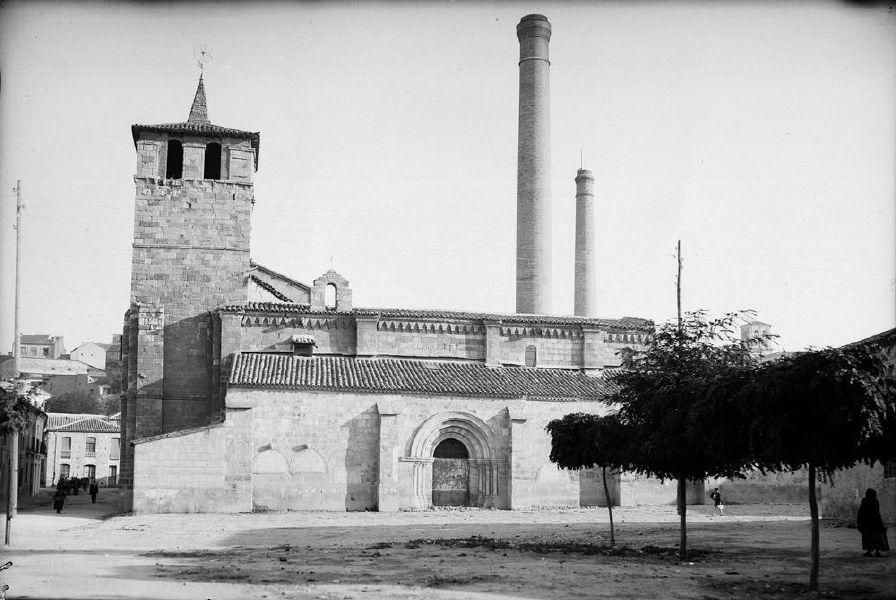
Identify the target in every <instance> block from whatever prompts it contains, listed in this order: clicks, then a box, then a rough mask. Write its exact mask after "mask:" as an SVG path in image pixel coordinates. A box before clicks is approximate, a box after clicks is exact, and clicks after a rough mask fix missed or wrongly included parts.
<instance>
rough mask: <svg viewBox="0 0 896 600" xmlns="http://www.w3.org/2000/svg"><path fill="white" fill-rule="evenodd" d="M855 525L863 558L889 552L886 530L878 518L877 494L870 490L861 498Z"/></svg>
mask: <svg viewBox="0 0 896 600" xmlns="http://www.w3.org/2000/svg"><path fill="white" fill-rule="evenodd" d="M856 525H857V526H858V528H859V532H860V533H861V534H862V550H864V551H865V554H864V556H871V553H872V552H874V556H880V553H881V552H888V551H889V550H890V542H889V541H888V540H887V528H886V527H884V522H883V519H881V517H880V502H878V501H877V492H876V491H875V490H873V489H871V488H868V490H867V491H866V492H865V497H864V498H862V504H861V505H860V506H859V515H858V517H856Z"/></svg>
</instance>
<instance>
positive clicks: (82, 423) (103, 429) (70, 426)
mask: <svg viewBox="0 0 896 600" xmlns="http://www.w3.org/2000/svg"><path fill="white" fill-rule="evenodd" d="M46 430H47V431H72V432H75V431H78V432H86V433H118V432H119V431H121V427H120V426H119V422H118V421H113V420H110V419H109V417H107V416H105V415H92V414H84V413H47V427H46Z"/></svg>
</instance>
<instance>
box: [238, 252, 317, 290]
mask: <svg viewBox="0 0 896 600" xmlns="http://www.w3.org/2000/svg"><path fill="white" fill-rule="evenodd" d="M249 266H250V267H252V268H253V269H258V270H259V271H261V272H262V273H266V274H268V275H271V276H272V277H276V278H277V279H282V280H283V281H285V282H286V283H288V284H289V285H292V286H295V287H298V288H301V289H303V290H305V291H306V292H307V291H310V290H311V288H310V287H309V286H308V285H307V284H304V283H302V282H301V281H297V280H295V279H293V278H292V277H287V276H286V275H284V274H283V273H278V272H277V271H275V270H273V269H271V268H268V267H266V266H264V265H261V264H258V263H257V262H255V261H254V260H252V259H251V258H250V259H249Z"/></svg>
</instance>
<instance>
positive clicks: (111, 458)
mask: <svg viewBox="0 0 896 600" xmlns="http://www.w3.org/2000/svg"><path fill="white" fill-rule="evenodd" d="M109 460H118V455H117V454H113V455H112V456H110V457H109Z"/></svg>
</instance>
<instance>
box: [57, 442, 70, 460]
mask: <svg viewBox="0 0 896 600" xmlns="http://www.w3.org/2000/svg"><path fill="white" fill-rule="evenodd" d="M71 457H72V438H70V437H64V438H62V451H61V452H60V455H59V458H71Z"/></svg>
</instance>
